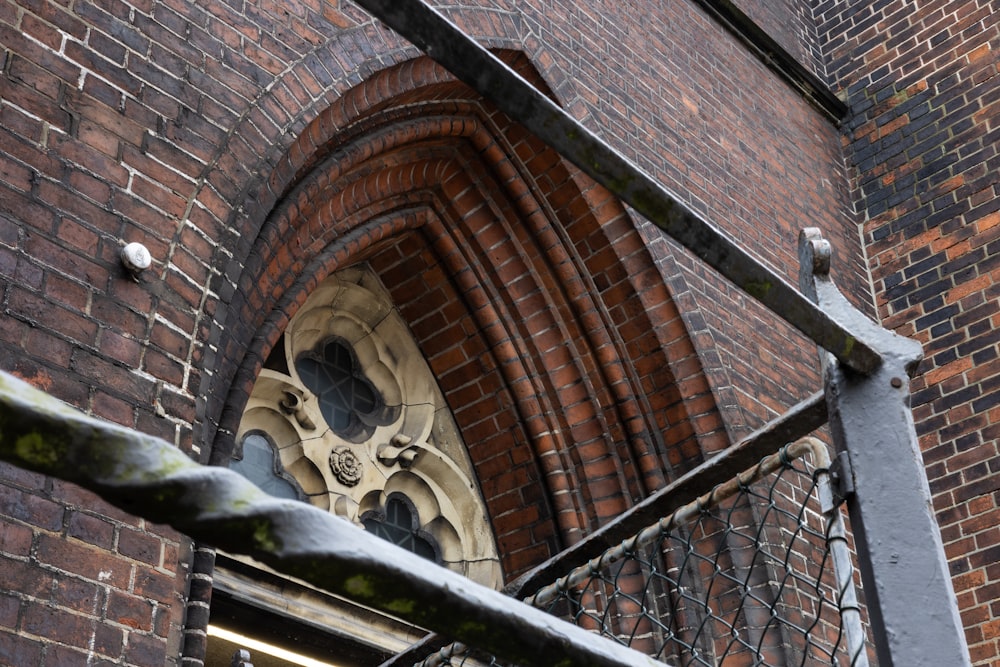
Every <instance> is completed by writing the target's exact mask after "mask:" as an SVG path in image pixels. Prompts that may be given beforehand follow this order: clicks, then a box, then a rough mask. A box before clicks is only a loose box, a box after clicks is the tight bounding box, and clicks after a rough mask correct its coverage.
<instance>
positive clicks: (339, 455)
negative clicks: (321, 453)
mask: <svg viewBox="0 0 1000 667" xmlns="http://www.w3.org/2000/svg"><path fill="white" fill-rule="evenodd" d="M330 469H331V470H332V471H333V474H334V475H336V477H337V480H338V481H339V482H340V483H341V484H343V485H344V486H357V484H358V482H360V481H361V473H362V471H363V469H364V466H362V465H361V461H360V460H358V457H357V456H356V455H355V454H354V452H352V451H351V450H350V449H348V448H347V447H338V448H337V449H335V450H333V451H332V452H330Z"/></svg>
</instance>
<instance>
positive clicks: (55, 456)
mask: <svg viewBox="0 0 1000 667" xmlns="http://www.w3.org/2000/svg"><path fill="white" fill-rule="evenodd" d="M0 458H2V459H3V460H5V461H7V462H9V463H12V464H14V465H17V466H20V467H23V468H27V469H30V470H34V471H36V472H39V473H43V474H46V475H51V476H53V477H58V478H60V479H63V480H66V481H69V482H73V483H76V484H78V485H80V486H83V487H85V488H87V489H90V490H92V491H94V492H96V493H98V494H99V495H101V496H102V497H104V498H105V499H106V500H107V501H109V502H111V503H113V504H115V505H117V506H118V507H119V508H121V509H123V510H125V511H127V512H131V513H133V514H136V515H138V516H142V517H145V518H146V519H149V520H151V521H155V522H159V523H166V524H168V525H170V526H173V527H174V528H175V529H177V530H179V531H181V532H182V533H185V534H186V535H188V536H190V537H192V538H195V539H198V540H201V541H203V542H205V543H207V544H211V545H213V546H216V547H218V548H221V549H225V550H226V551H229V552H232V553H239V554H246V555H249V556H252V557H254V558H256V559H258V560H259V561H261V562H263V563H265V564H267V565H270V566H271V567H273V568H274V569H275V570H277V571H279V572H281V573H283V574H287V575H290V576H293V577H298V578H300V579H303V580H305V581H307V582H309V583H311V584H313V585H315V586H317V587H319V588H321V589H323V590H326V591H329V592H331V593H334V594H337V595H341V596H343V597H345V598H347V599H350V600H353V601H355V602H358V603H360V604H364V605H367V606H369V607H372V608H374V609H378V610H381V611H383V612H385V613H388V614H391V615H393V616H396V617H397V618H401V619H403V620H406V621H408V622H410V623H413V624H415V625H418V626H420V627H424V628H429V629H431V630H435V631H438V632H443V633H447V634H448V636H450V637H454V638H455V639H458V640H460V641H463V642H465V643H467V644H469V645H472V646H476V647H479V648H482V649H484V650H486V651H489V652H491V653H493V654H495V655H497V656H500V657H501V658H503V659H504V660H508V661H510V662H512V663H516V664H520V665H538V666H539V667H551V666H553V665H565V666H567V667H568V666H569V665H581V666H582V665H592V666H595V667H596V666H607V667H611V666H616V667H633V666H636V665H651V666H652V665H662V664H663V663H659V662H657V661H654V660H652V659H651V658H648V657H646V656H644V655H642V654H641V653H638V652H636V651H633V650H631V649H628V648H625V647H623V646H620V645H617V644H615V643H613V642H611V641H608V640H604V639H601V638H599V637H596V636H595V635H593V634H592V633H589V632H587V631H585V630H582V629H580V628H577V627H576V626H573V625H571V624H569V623H566V622H563V621H560V620H559V619H556V618H554V617H552V616H550V615H549V614H546V613H544V612H542V611H539V610H537V609H533V608H531V607H528V606H526V605H524V604H522V603H520V602H518V601H516V600H513V599H511V598H509V597H507V596H505V595H503V594H501V593H498V592H496V591H493V590H491V589H488V588H485V587H483V586H480V585H478V584H475V583H473V582H472V581H470V580H469V579H466V578H465V577H463V576H461V575H459V574H456V573H454V572H451V571H450V570H446V569H444V568H441V567H438V566H436V565H434V564H432V563H429V562H428V561H427V560H425V559H423V558H420V557H419V556H416V555H415V554H412V553H410V552H408V551H404V550H402V549H399V548H398V547H395V546H393V545H391V544H389V543H388V542H385V541H384V540H381V539H379V538H377V537H375V536H374V535H372V534H370V533H368V532H366V531H364V530H362V529H361V528H359V527H357V526H355V525H354V524H352V523H350V522H348V521H346V520H344V519H341V518H338V517H336V516H333V515H331V514H329V513H327V512H324V511H322V510H319V509H317V508H314V507H312V506H310V505H307V504H306V503H302V502H298V501H294V500H280V499H276V498H272V497H271V496H268V495H266V494H265V493H264V492H263V491H260V490H259V489H257V487H255V486H254V485H253V484H252V483H251V482H249V481H248V480H246V479H244V478H243V477H241V476H240V475H238V474H236V473H235V472H232V471H230V470H227V469H224V468H218V467H205V466H201V465H198V464H197V463H195V462H193V461H191V460H190V459H189V458H187V457H186V456H185V455H184V454H183V453H181V451H180V450H178V449H177V448H176V447H173V446H171V445H170V444H168V443H166V442H163V441H162V440H158V439H156V438H152V437H149V436H146V435H143V434H141V433H137V432H134V431H131V430H129V429H125V428H122V427H119V426H116V425H114V424H109V423H106V422H102V421H99V420H96V419H93V418H90V417H87V416H85V415H83V414H81V413H79V412H78V411H76V410H75V409H73V408H71V407H69V406H67V405H65V404H63V403H61V402H60V401H57V400H56V399H54V398H52V397H50V396H48V395H46V394H44V393H42V392H40V391H38V390H36V389H34V388H32V387H31V386H29V385H28V384H26V383H24V382H22V381H21V380H18V379H17V378H14V377H13V376H10V375H7V374H4V373H0Z"/></svg>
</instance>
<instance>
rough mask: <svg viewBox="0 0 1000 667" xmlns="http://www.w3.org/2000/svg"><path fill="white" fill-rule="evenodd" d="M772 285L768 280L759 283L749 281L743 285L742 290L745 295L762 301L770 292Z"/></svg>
mask: <svg viewBox="0 0 1000 667" xmlns="http://www.w3.org/2000/svg"><path fill="white" fill-rule="evenodd" d="M772 287H774V285H773V284H772V283H771V281H769V280H761V281H750V282H748V283H746V284H744V285H743V289H744V290H745V291H746V293H747V294H749V295H750V296H752V297H753V298H755V299H758V300H763V299H765V298H766V297H767V293H768V292H770V291H771V288H772Z"/></svg>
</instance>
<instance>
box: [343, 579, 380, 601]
mask: <svg viewBox="0 0 1000 667" xmlns="http://www.w3.org/2000/svg"><path fill="white" fill-rule="evenodd" d="M344 589H345V590H346V591H347V592H348V593H350V594H351V595H355V596H357V597H360V598H364V599H365V600H371V599H373V598H374V597H375V585H374V582H372V580H371V579H369V578H368V576H367V575H364V574H356V575H354V576H353V577H348V579H347V581H345V582H344Z"/></svg>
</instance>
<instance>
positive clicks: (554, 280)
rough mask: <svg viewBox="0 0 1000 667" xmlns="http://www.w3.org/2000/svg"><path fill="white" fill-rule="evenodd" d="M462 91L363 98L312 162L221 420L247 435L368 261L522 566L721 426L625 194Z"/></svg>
mask: <svg viewBox="0 0 1000 667" xmlns="http://www.w3.org/2000/svg"><path fill="white" fill-rule="evenodd" d="M427 71H431V70H427ZM397 80H399V79H397ZM372 85H373V86H375V89H376V90H383V89H384V82H376V83H373V84H372ZM460 92H463V91H462V90H461V89H460V88H457V87H456V86H455V85H454V83H453V82H451V81H449V80H442V82H441V87H440V88H438V87H436V86H434V85H431V84H427V85H422V86H421V93H422V94H424V95H426V97H425V98H423V99H421V101H419V103H418V99H420V98H417V97H416V96H415V95H414V93H413V91H412V90H404V91H402V92H401V93H400V94H399V95H398V97H399V98H400V100H401V101H400V103H399V104H393V103H392V97H391V96H390V95H388V94H386V95H384V96H383V98H378V97H376V96H375V95H374V94H371V95H367V96H363V97H364V99H366V100H368V101H370V102H371V101H374V103H373V104H371V106H370V109H369V111H368V113H367V115H365V116H363V117H360V118H358V119H355V120H354V121H352V122H349V123H342V124H340V125H339V126H340V127H342V128H343V129H342V131H341V133H340V134H339V135H334V136H331V137H330V139H329V140H328V141H327V142H326V143H325V144H323V146H317V147H316V148H315V154H314V155H313V156H311V157H307V156H304V155H303V156H301V160H300V161H301V165H302V166H301V167H297V168H296V169H295V178H296V179H297V181H296V183H295V184H294V186H293V187H291V188H289V189H287V191H286V193H285V194H284V196H283V198H282V201H281V203H280V204H279V206H277V207H276V208H275V209H274V211H273V213H272V216H271V217H270V218H269V220H268V222H267V223H266V225H264V227H263V229H262V233H261V235H260V237H259V238H258V239H257V241H256V243H255V244H254V247H253V250H252V252H251V253H250V260H249V261H248V262H247V268H246V270H244V272H243V274H242V275H241V276H240V278H239V279H238V290H237V298H235V299H234V301H233V306H234V307H233V308H232V309H231V311H230V313H229V321H228V322H227V325H226V331H227V339H228V341H229V345H230V347H229V349H226V350H223V352H224V353H225V354H228V355H232V356H234V357H235V356H236V354H237V350H240V349H245V350H247V352H246V354H245V355H244V356H243V358H242V363H241V365H240V367H239V371H238V373H237V375H236V382H234V384H233V387H234V388H233V391H232V393H231V395H230V397H229V400H228V401H227V406H226V412H224V413H223V414H222V415H221V416H220V426H221V427H222V428H221V432H222V433H223V434H225V433H231V432H234V431H235V426H236V422H237V421H238V418H239V414H240V413H241V412H242V405H243V404H244V403H245V400H246V396H247V395H248V394H249V390H250V388H251V386H252V382H253V378H254V377H255V376H256V373H257V371H258V370H259V367H260V364H261V361H262V359H263V358H265V356H266V354H267V352H268V351H269V350H270V348H271V346H273V344H274V342H275V341H276V339H277V337H278V336H279V335H280V332H281V330H282V329H283V327H284V324H285V323H286V322H287V318H288V317H289V316H290V315H291V314H292V313H294V310H295V309H296V308H297V306H298V305H299V304H301V303H302V301H303V300H304V297H305V295H306V294H308V292H309V290H311V289H312V288H313V287H314V286H315V284H316V283H317V282H318V280H320V279H322V278H323V277H324V276H325V275H327V274H328V273H329V272H331V271H333V270H335V269H337V268H340V267H343V266H347V265H349V264H350V263H353V262H356V261H361V260H366V261H369V262H370V263H371V264H372V266H373V267H375V268H376V270H377V271H378V272H379V273H380V275H382V277H383V280H384V281H385V282H386V285H387V287H389V289H390V292H392V294H393V297H394V299H395V301H396V303H397V304H398V305H399V307H400V310H401V312H402V313H403V314H404V317H405V318H406V319H407V321H408V322H409V323H410V325H411V328H412V330H413V331H414V333H415V335H416V336H417V339H418V343H419V344H420V346H421V348H422V350H423V352H424V354H425V356H426V357H427V358H428V361H429V362H430V364H431V367H432V369H433V370H434V371H435V373H436V375H437V376H438V378H439V380H440V382H441V385H442V390H443V391H444V392H445V395H446V398H447V399H448V401H449V403H450V405H451V407H452V409H453V411H454V412H455V415H456V419H457V420H458V422H459V424H460V426H461V427H462V430H463V433H465V436H466V440H467V444H468V445H469V449H470V452H471V453H472V456H473V460H474V465H475V466H476V470H477V474H478V475H479V479H480V483H481V486H482V488H483V491H484V495H485V496H486V498H487V504H488V506H489V508H490V512H491V515H492V518H493V521H494V527H495V528H496V532H497V536H498V539H499V541H500V544H501V551H502V552H504V554H505V562H504V569H505V572H506V573H507V575H508V576H514V575H516V574H517V573H519V572H522V571H524V569H526V568H528V567H530V566H531V565H533V564H534V563H537V562H538V561H540V560H542V559H544V558H546V557H548V556H550V555H552V554H553V553H555V551H557V550H558V549H559V548H561V547H562V546H564V545H565V544H566V543H567V542H572V541H575V540H576V539H578V538H579V537H580V536H582V535H583V534H585V533H586V532H588V531H590V530H592V529H593V528H595V527H596V526H597V525H600V524H601V523H603V522H605V521H606V520H608V519H609V518H611V517H613V516H615V515H617V514H618V513H620V512H621V511H622V510H623V509H625V508H626V507H627V506H629V505H630V504H631V503H632V502H634V501H636V500H638V499H640V498H642V497H644V496H645V495H646V494H648V493H649V492H650V491H652V490H653V489H655V488H657V487H659V486H661V485H662V484H663V483H664V482H665V481H666V480H668V479H669V478H670V477H672V476H674V475H676V474H678V473H679V472H681V471H683V470H684V469H686V468H687V467H689V466H690V465H692V464H693V463H696V462H698V461H699V460H700V457H701V451H702V449H701V444H700V443H699V440H698V434H699V432H702V431H704V432H712V431H711V429H707V430H705V429H696V428H694V426H693V423H694V422H693V418H692V415H691V414H689V408H691V407H692V405H693V404H692V403H691V402H690V401H687V402H686V401H685V399H684V397H683V396H682V395H681V393H680V391H679V389H678V384H679V382H678V378H677V377H675V375H674V373H673V372H672V369H674V368H678V369H680V370H681V371H682V373H683V374H684V375H683V377H681V378H680V381H681V382H684V383H687V385H689V387H695V385H697V384H698V381H699V378H700V380H701V382H702V384H703V385H704V378H703V377H702V376H701V375H700V369H699V368H698V365H697V363H696V361H697V358H696V356H694V355H693V347H692V346H691V344H690V340H689V339H688V338H687V336H686V333H685V331H684V329H683V325H682V323H681V321H680V318H679V317H677V313H676V309H674V307H673V304H672V301H671V300H670V298H669V294H668V293H667V292H666V289H665V288H664V286H663V285H662V282H661V280H660V279H659V276H658V273H657V272H656V271H655V267H654V266H653V264H652V262H651V260H650V259H649V256H648V253H646V252H645V251H644V247H643V245H642V243H641V240H640V238H639V237H638V235H637V234H636V233H635V232H634V230H633V229H632V226H631V223H630V221H629V219H628V217H627V215H626V214H625V212H624V210H623V209H622V207H621V205H620V204H618V203H617V202H616V201H615V200H614V199H613V198H612V197H610V196H609V195H608V194H607V193H606V192H604V191H603V190H602V189H600V188H596V187H595V186H593V185H591V184H588V183H587V182H586V181H585V179H583V178H582V177H581V176H580V175H579V174H577V173H576V172H575V171H574V170H572V169H571V168H569V167H567V166H566V165H565V164H563V163H562V161H561V160H559V159H558V157H556V156H555V155H554V154H553V153H552V152H551V151H550V150H548V149H546V148H545V147H544V146H542V145H540V144H539V143H538V142H537V140H535V139H533V138H532V137H530V136H529V135H527V134H526V133H524V132H523V131H521V130H519V129H518V128H516V127H515V126H512V125H511V124H510V123H509V122H507V121H506V119H504V118H503V117H502V116H501V115H499V114H497V113H496V112H494V111H492V110H490V109H489V108H488V107H487V106H485V105H484V104H482V103H481V102H480V101H478V100H475V99H468V98H467V96H465V97H463V96H462V95H459V94H458V93H460ZM427 93H432V94H427ZM321 118H322V117H321ZM317 122H319V123H321V122H324V121H322V120H318V121H317ZM288 164H289V165H291V164H292V162H291V161H289V162H288ZM290 168H291V167H290ZM432 279H433V284H432V285H431V284H429V283H428V281H430V280H432ZM415 281H416V282H415ZM269 313H270V314H271V315H269ZM444 332H447V334H445V333H444ZM670 355H673V357H672V358H671V356H670ZM678 361H681V362H682V363H676V362H678ZM694 395H695V396H696V397H698V400H699V402H698V408H697V409H698V410H699V411H700V412H699V413H698V415H697V417H699V418H702V419H706V418H709V417H710V416H711V414H712V412H713V410H712V407H711V406H706V405H704V401H703V400H701V399H702V398H703V397H705V396H707V397H708V398H710V392H708V391H707V390H704V391H703V393H702V394H699V393H698V392H697V391H696V392H694ZM699 426H701V425H699ZM229 444H231V443H229ZM227 449H228V446H227V438H225V437H223V438H220V439H219V440H218V441H217V447H216V451H215V453H214V454H213V458H214V460H217V461H222V460H225V458H226V454H227V453H228V452H227Z"/></svg>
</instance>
